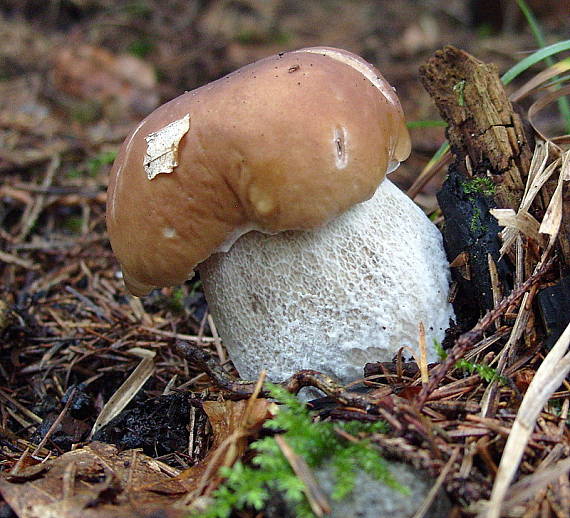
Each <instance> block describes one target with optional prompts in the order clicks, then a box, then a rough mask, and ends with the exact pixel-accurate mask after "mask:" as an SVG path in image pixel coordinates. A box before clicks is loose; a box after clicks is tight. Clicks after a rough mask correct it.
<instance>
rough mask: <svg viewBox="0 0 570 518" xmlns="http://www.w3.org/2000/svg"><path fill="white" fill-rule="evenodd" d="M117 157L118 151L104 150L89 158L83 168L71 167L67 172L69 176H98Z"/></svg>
mask: <svg viewBox="0 0 570 518" xmlns="http://www.w3.org/2000/svg"><path fill="white" fill-rule="evenodd" d="M115 158H117V152H116V151H102V152H101V153H99V154H98V155H96V156H94V157H93V158H90V159H89V160H87V163H86V165H85V167H84V168H81V169H71V170H70V171H68V172H67V175H66V176H67V177H68V178H82V177H85V176H88V177H90V178H94V177H95V176H97V175H98V174H99V173H100V172H101V170H102V169H103V167H104V166H107V165H111V164H112V163H113V162H114V161H115Z"/></svg>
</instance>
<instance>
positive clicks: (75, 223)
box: [64, 216, 83, 234]
mask: <svg viewBox="0 0 570 518" xmlns="http://www.w3.org/2000/svg"><path fill="white" fill-rule="evenodd" d="M64 226H65V229H66V230H67V231H68V232H71V233H72V234H81V230H82V229H83V218H82V217H81V216H69V217H68V218H66V219H65V221H64Z"/></svg>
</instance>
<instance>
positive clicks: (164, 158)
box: [143, 114, 190, 180]
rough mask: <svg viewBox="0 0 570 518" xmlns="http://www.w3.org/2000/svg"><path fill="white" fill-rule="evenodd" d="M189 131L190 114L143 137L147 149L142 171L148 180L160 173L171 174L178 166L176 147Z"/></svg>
mask: <svg viewBox="0 0 570 518" xmlns="http://www.w3.org/2000/svg"><path fill="white" fill-rule="evenodd" d="M189 129H190V114H186V115H185V116H184V117H182V118H181V119H179V120H176V121H174V122H171V123H170V124H168V125H167V126H164V128H161V129H159V130H158V131H155V132H154V133H150V134H149V135H147V136H146V137H145V140H146V143H147V148H146V153H145V155H144V159H143V160H144V161H143V165H144V170H145V172H146V175H147V177H148V179H149V180H152V179H153V178H154V177H155V176H157V175H159V174H161V173H172V171H173V170H174V168H175V167H176V166H177V165H178V146H179V144H180V140H182V137H183V136H184V135H186V133H188V130H189Z"/></svg>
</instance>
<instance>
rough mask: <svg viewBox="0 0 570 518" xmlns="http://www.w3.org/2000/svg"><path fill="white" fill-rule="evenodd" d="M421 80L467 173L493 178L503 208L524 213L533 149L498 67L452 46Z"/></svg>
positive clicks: (436, 57)
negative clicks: (446, 124) (466, 161)
mask: <svg viewBox="0 0 570 518" xmlns="http://www.w3.org/2000/svg"><path fill="white" fill-rule="evenodd" d="M420 78H421V80H422V84H423V85H424V87H425V88H426V90H427V91H428V92H429V94H430V95H431V97H432V98H433V100H434V101H435V103H436V105H437V107H438V109H439V111H440V113H441V116H442V117H443V119H444V120H445V121H446V122H447V123H448V130H447V137H448V139H449V144H450V146H451V150H452V152H453V154H454V155H455V157H456V159H460V162H463V163H459V164H457V165H458V166H459V167H460V169H462V172H463V173H464V174H466V175H468V176H480V175H482V176H484V177H488V178H490V179H492V181H493V182H494V183H495V185H496V190H495V193H494V195H493V198H494V200H495V201H496V203H497V205H499V206H500V207H502V208H512V209H515V210H516V209H518V205H519V203H520V200H521V198H522V194H523V190H524V186H525V181H526V175H527V173H528V169H529V165H530V159H531V156H532V149H531V146H530V145H529V142H528V139H527V136H526V135H525V131H524V126H523V122H522V120H521V118H520V116H519V115H518V114H517V113H516V112H515V111H514V110H513V106H512V105H511V103H510V102H509V100H508V97H507V94H506V92H505V90H504V88H503V84H502V83H501V80H500V78H499V74H498V72H497V67H496V66H495V65H494V64H486V63H482V62H481V61H479V60H477V59H475V58H474V57H473V56H471V55H470V54H468V53H467V52H464V51H462V50H459V49H456V48H455V47H452V46H447V47H445V48H444V49H442V50H440V51H437V52H436V53H435V54H434V55H433V56H432V57H431V58H430V59H429V60H428V62H427V63H426V64H425V65H424V66H423V67H421V69H420ZM531 144H533V143H531ZM466 156H468V157H469V160H470V168H471V171H469V170H468V167H469V166H467V165H466V164H465V157H466ZM456 163H457V160H456Z"/></svg>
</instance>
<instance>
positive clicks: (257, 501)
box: [198, 385, 408, 518]
mask: <svg viewBox="0 0 570 518" xmlns="http://www.w3.org/2000/svg"><path fill="white" fill-rule="evenodd" d="M270 387H271V388H270V393H271V396H272V397H273V398H275V399H276V400H277V401H279V402H280V403H282V405H283V406H281V407H280V409H279V412H278V413H277V415H276V416H275V417H274V418H273V419H270V420H269V421H267V422H266V423H265V428H266V429H269V430H275V431H276V432H278V433H280V434H282V436H283V438H284V439H285V440H286V442H287V443H288V444H289V446H291V448H292V449H293V450H294V451H295V452H296V454H297V455H300V456H301V457H302V458H303V459H304V460H305V462H306V463H307V464H308V465H309V467H311V468H317V467H319V466H321V465H322V464H323V463H324V462H325V461H330V462H331V463H332V466H333V468H334V470H335V475H336V484H335V488H334V491H333V493H332V495H331V497H332V498H333V499H334V500H341V499H342V498H344V497H346V496H347V495H348V494H349V493H351V492H352V490H353V489H354V485H355V471H356V470H357V469H359V468H360V469H363V470H365V471H366V472H367V473H368V474H370V475H371V476H373V477H374V478H376V479H377V480H379V481H382V482H383V483H385V484H387V485H388V486H390V487H392V488H394V489H396V490H398V491H401V492H402V493H407V492H408V490H407V489H406V488H405V487H403V486H401V485H400V484H399V483H398V482H397V481H396V480H395V479H394V478H393V476H392V475H391V474H390V472H389V470H388V467H387V464H386V461H385V460H384V459H383V458H382V456H381V455H380V453H379V452H378V451H377V450H376V449H374V448H373V447H372V445H371V444H370V442H369V441H368V440H366V439H364V440H360V441H358V442H349V441H346V440H345V439H343V438H342V437H340V436H339V435H338V434H337V433H336V432H335V428H340V429H342V430H344V431H346V432H347V433H349V434H351V435H353V436H358V435H359V434H361V433H365V434H371V433H379V432H386V430H387V425H386V423H384V422H381V421H377V422H373V423H362V422H358V421H350V422H335V423H332V422H322V421H319V422H313V420H312V419H311V414H310V413H309V411H308V410H307V408H306V407H305V405H304V404H303V403H301V402H300V401H299V400H298V399H297V398H296V397H295V396H293V395H291V394H289V393H288V392H287V391H286V390H285V389H283V388H282V387H279V386H276V385H271V386H270ZM251 447H252V448H253V450H255V451H256V452H257V455H256V456H255V457H254V458H253V460H252V464H253V465H252V466H247V465H245V464H244V463H243V462H241V461H238V462H236V463H235V464H234V466H233V467H231V468H222V469H221V470H220V474H221V475H222V476H223V477H225V480H224V482H223V483H222V485H221V486H220V487H219V488H218V489H217V490H216V491H214V493H213V495H212V496H213V498H214V501H213V503H212V505H211V506H210V507H209V508H208V509H207V510H206V511H205V512H203V513H201V514H199V515H198V516H199V517H200V518H226V517H227V516H229V515H230V514H231V512H232V511H235V510H239V509H244V508H245V507H252V508H254V509H255V510H258V511H259V510H261V509H263V507H264V505H265V504H266V502H267V501H268V499H269V497H270V494H271V492H272V491H278V492H281V493H282V494H283V496H284V498H285V499H286V500H287V501H288V502H289V504H290V505H291V506H292V507H294V508H295V513H296V516H298V517H299V518H309V517H313V516H314V514H313V512H312V511H311V508H310V506H309V504H308V502H307V500H306V498H305V494H304V492H303V490H304V486H303V483H302V481H301V480H299V478H298V477H297V476H296V475H295V473H294V472H293V470H292V468H291V466H290V465H289V462H288V461H287V459H286V458H285V456H284V455H283V453H282V452H281V449H280V448H279V445H278V444H277V441H276V440H275V438H274V437H264V438H262V439H259V440H258V441H255V442H254V443H253V444H252V445H251Z"/></svg>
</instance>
